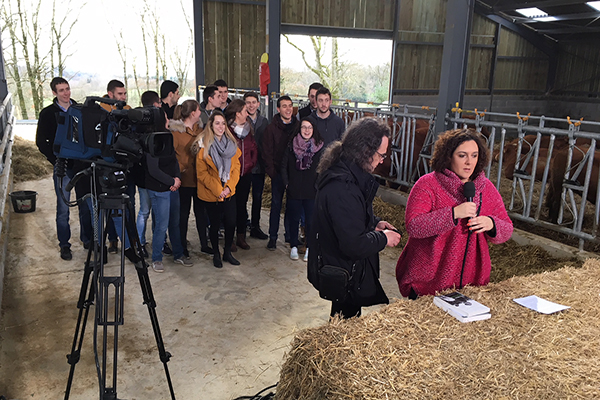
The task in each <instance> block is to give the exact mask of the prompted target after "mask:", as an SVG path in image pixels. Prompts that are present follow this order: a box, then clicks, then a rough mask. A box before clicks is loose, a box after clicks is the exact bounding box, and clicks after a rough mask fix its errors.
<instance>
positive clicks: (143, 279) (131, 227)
mask: <svg viewBox="0 0 600 400" xmlns="http://www.w3.org/2000/svg"><path fill="white" fill-rule="evenodd" d="M127 205H128V207H129V213H124V214H128V215H127V216H126V222H127V224H126V228H127V234H128V235H129V240H130V243H131V247H132V249H133V251H134V254H136V255H137V256H138V258H139V261H138V262H135V263H134V264H135V270H136V272H137V275H138V279H139V281H140V287H141V289H142V296H143V299H144V304H145V305H146V306H147V307H148V314H149V315H150V322H151V324H152V330H153V332H154V338H155V339H156V345H157V347H158V354H159V356H160V361H161V362H162V363H163V366H164V368H165V375H166V378H167V384H168V385H169V391H170V393H171V399H172V400H175V392H174V390H173V382H172V381H171V375H170V373H169V367H168V365H167V363H168V362H169V359H170V358H171V353H169V352H168V351H166V350H165V344H164V342H163V339H162V333H161V331H160V326H159V323H158V316H157V315H156V300H155V299H154V295H153V293H152V286H151V285H150V277H149V276H148V264H147V263H146V261H145V260H144V256H143V253H142V243H141V242H140V238H139V235H138V232H137V226H136V224H135V222H134V219H133V215H134V212H133V205H132V204H131V202H128V203H127Z"/></svg>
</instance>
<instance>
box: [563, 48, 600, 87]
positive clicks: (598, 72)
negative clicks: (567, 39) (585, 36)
mask: <svg viewBox="0 0 600 400" xmlns="http://www.w3.org/2000/svg"><path fill="white" fill-rule="evenodd" d="M553 91H555V92H557V93H564V92H582V93H583V94H587V95H589V96H592V97H597V96H598V95H599V92H600V52H599V51H598V46H596V45H590V44H577V43H570V44H565V45H562V46H561V47H560V49H559V57H558V68H557V75H556V84H555V86H554V88H553ZM573 94H575V93H573Z"/></svg>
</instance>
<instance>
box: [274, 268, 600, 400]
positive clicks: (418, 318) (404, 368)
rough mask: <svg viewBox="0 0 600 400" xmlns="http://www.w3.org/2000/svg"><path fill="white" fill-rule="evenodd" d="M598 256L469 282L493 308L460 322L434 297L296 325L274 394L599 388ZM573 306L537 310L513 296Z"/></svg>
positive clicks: (584, 393)
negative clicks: (479, 283)
mask: <svg viewBox="0 0 600 400" xmlns="http://www.w3.org/2000/svg"><path fill="white" fill-rule="evenodd" d="M599 275H600V261H599V260H597V259H593V260H588V261H587V262H586V263H585V265H584V266H583V267H582V268H580V269H574V268H570V267H566V268H563V269H560V270H557V271H553V272H544V273H541V274H538V275H533V276H528V277H514V278H511V279H510V280H507V281H504V282H500V283H496V284H490V285H488V286H487V287H467V288H465V289H464V290H463V293H465V294H467V295H468V296H470V297H472V298H474V299H476V300H478V301H480V302H482V303H483V304H485V305H487V306H489V307H490V308H491V312H492V318H491V319H490V320H487V321H480V322H471V323H466V324H462V323H460V322H458V321H457V320H455V319H454V318H452V317H450V316H449V315H447V314H445V313H444V312H443V311H442V310H440V309H439V308H437V307H436V306H435V305H433V303H432V297H431V296H426V297H422V298H420V299H418V300H416V301H409V300H398V301H396V302H395V303H393V304H391V305H389V306H387V307H385V308H383V309H382V311H380V312H373V313H371V314H369V315H367V316H365V317H361V318H355V319H352V320H348V321H341V320H334V321H333V322H331V323H329V324H327V325H325V326H322V327H320V328H314V329H307V330H304V331H301V332H300V333H299V334H298V335H297V336H296V337H295V339H294V341H293V343H292V348H291V350H290V352H289V354H288V355H287V359H286V361H285V363H284V365H283V368H282V371H281V377H280V382H279V385H278V389H277V395H276V399H278V400H283V399H286V400H287V399H315V400H316V399H328V400H336V399H365V400H367V399H372V400H375V399H377V400H381V399H390V400H391V399H447V398H453V399H458V398H465V399H509V398H510V399H519V398H520V399H567V398H572V399H575V398H585V399H592V398H600V385H599V384H598V382H600V364H599V363H598V360H599V359H600V298H599V294H600V280H599ZM532 294H536V295H538V296H540V297H543V298H545V299H548V300H550V301H555V302H558V303H561V304H565V305H569V306H571V307H572V308H571V309H569V310H567V311H564V312H561V313H557V314H553V315H542V314H538V313H536V312H534V311H531V310H529V309H526V308H524V307H521V306H519V305H517V304H516V303H514V302H513V298H517V297H523V296H527V295H532Z"/></svg>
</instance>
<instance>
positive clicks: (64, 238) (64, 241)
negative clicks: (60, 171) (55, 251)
mask: <svg viewBox="0 0 600 400" xmlns="http://www.w3.org/2000/svg"><path fill="white" fill-rule="evenodd" d="M52 179H53V180H54V192H55V193H56V236H58V245H59V246H60V247H61V248H63V247H67V248H71V243H69V240H71V227H70V226H69V206H67V204H66V203H65V201H64V200H63V196H62V194H61V192H62V193H63V194H64V196H65V199H67V201H70V200H71V193H70V192H67V191H66V190H65V187H66V186H67V185H68V184H69V182H70V181H71V180H70V179H69V177H68V176H64V177H63V178H62V190H61V188H60V185H59V183H60V181H61V179H60V178H59V177H58V176H56V166H55V167H54V173H53V174H52Z"/></svg>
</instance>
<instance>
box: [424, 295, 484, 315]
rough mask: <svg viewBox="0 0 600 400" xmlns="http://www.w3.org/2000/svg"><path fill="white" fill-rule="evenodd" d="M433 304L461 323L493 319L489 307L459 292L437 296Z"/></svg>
mask: <svg viewBox="0 0 600 400" xmlns="http://www.w3.org/2000/svg"><path fill="white" fill-rule="evenodd" d="M433 304H435V305H436V306H438V307H439V308H441V309H442V310H444V311H446V312H447V313H448V314H450V315H452V316H453V317H454V318H456V319H457V320H459V321H460V322H472V321H482V320H485V319H489V318H491V317H492V315H491V314H490V309H489V307H486V306H484V305H483V304H481V303H479V302H477V301H475V300H473V299H471V298H469V297H467V296H465V295H464V294H462V293H459V292H452V293H449V294H444V295H439V296H435V297H434V298H433Z"/></svg>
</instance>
